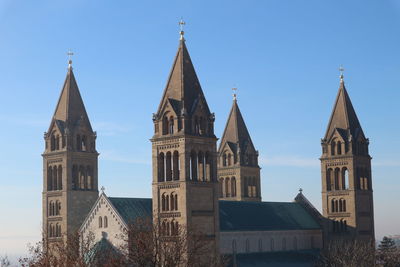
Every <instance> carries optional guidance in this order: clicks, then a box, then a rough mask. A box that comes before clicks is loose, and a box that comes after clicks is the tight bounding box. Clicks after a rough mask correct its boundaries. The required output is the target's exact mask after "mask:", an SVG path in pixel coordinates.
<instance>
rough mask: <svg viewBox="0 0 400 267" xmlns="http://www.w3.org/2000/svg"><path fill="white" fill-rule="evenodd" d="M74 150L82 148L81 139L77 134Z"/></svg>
mask: <svg viewBox="0 0 400 267" xmlns="http://www.w3.org/2000/svg"><path fill="white" fill-rule="evenodd" d="M76 150H78V151H81V150H82V140H81V136H80V135H79V134H78V135H77V136H76Z"/></svg>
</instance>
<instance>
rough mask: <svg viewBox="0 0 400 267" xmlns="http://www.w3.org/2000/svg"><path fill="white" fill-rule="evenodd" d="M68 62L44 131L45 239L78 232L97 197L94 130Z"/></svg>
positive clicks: (50, 239)
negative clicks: (46, 128) (49, 120)
mask: <svg viewBox="0 0 400 267" xmlns="http://www.w3.org/2000/svg"><path fill="white" fill-rule="evenodd" d="M71 64H72V62H71V61H70V62H69V66H68V72H67V77H66V78H65V82H64V86H63V89H62V91H61V95H60V98H59V100H58V103H57V107H56V110H55V112H54V115H53V117H52V119H51V123H50V126H49V129H48V131H47V132H45V134H44V139H45V151H44V153H43V155H42V156H43V194H42V195H43V196H42V206H43V233H44V234H45V235H46V236H47V237H48V240H49V242H53V241H59V240H60V239H62V237H63V236H66V235H69V234H73V233H75V232H76V231H78V229H79V227H80V226H81V224H82V222H83V220H84V219H85V217H86V215H87V214H88V212H89V211H90V209H91V208H92V206H93V204H94V203H95V202H96V200H97V198H98V190H97V188H98V182H97V158H98V155H99V154H98V153H97V151H96V132H94V131H93V130H92V126H91V125H90V121H89V117H88V115H87V113H86V109H85V106H84V104H83V101H82V98H81V95H80V93H79V89H78V85H77V83H76V80H75V77H74V73H73V71H72V66H71Z"/></svg>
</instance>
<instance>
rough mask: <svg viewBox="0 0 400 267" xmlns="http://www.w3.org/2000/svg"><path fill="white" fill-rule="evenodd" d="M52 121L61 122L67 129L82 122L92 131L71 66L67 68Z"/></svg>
mask: <svg viewBox="0 0 400 267" xmlns="http://www.w3.org/2000/svg"><path fill="white" fill-rule="evenodd" d="M53 120H55V121H56V122H57V121H61V122H63V123H65V126H67V127H68V126H74V125H75V124H77V123H78V121H80V120H84V121H86V122H87V125H88V126H89V129H90V130H92V127H91V125H90V122H89V118H88V116H87V113H86V109H85V105H84V104H83V100H82V97H81V94H80V92H79V88H78V84H77V82H76V80H75V76H74V73H73V71H72V66H71V65H69V67H68V72H67V77H66V78H65V81H64V86H63V89H62V91H61V94H60V98H59V100H58V103H57V107H56V110H55V111H54V115H53Z"/></svg>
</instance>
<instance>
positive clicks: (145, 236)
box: [120, 219, 227, 267]
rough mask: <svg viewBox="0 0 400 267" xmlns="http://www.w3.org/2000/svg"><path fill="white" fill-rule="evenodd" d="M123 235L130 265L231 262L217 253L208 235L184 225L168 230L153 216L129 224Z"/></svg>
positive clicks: (195, 265) (166, 266)
mask: <svg viewBox="0 0 400 267" xmlns="http://www.w3.org/2000/svg"><path fill="white" fill-rule="evenodd" d="M121 238H123V239H124V241H125V242H124V244H125V245H123V246H122V247H121V248H120V251H121V252H123V253H124V255H125V257H126V259H127V264H128V265H129V266H144V267H161V266H163V267H175V266H193V267H201V266H208V267H219V266H226V263H227V261H226V259H225V258H221V257H220V256H219V255H217V254H216V251H215V249H214V248H213V246H212V245H210V244H211V240H210V239H208V238H207V236H206V235H204V234H202V233H200V232H197V231H193V230H192V231H190V232H189V231H187V230H186V228H185V227H182V226H181V227H177V228H176V229H174V230H172V229H171V231H170V232H169V233H166V232H165V230H164V229H162V227H160V225H157V224H154V223H153V222H152V221H151V220H150V219H138V220H136V221H135V222H134V223H132V224H130V225H129V226H128V229H127V231H126V232H125V233H124V234H123V235H122V236H121ZM204 259H206V262H205V260H204Z"/></svg>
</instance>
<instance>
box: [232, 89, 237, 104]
mask: <svg viewBox="0 0 400 267" xmlns="http://www.w3.org/2000/svg"><path fill="white" fill-rule="evenodd" d="M236 91H237V88H236V87H233V88H232V92H233V100H235V101H236V99H237V94H236Z"/></svg>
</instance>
